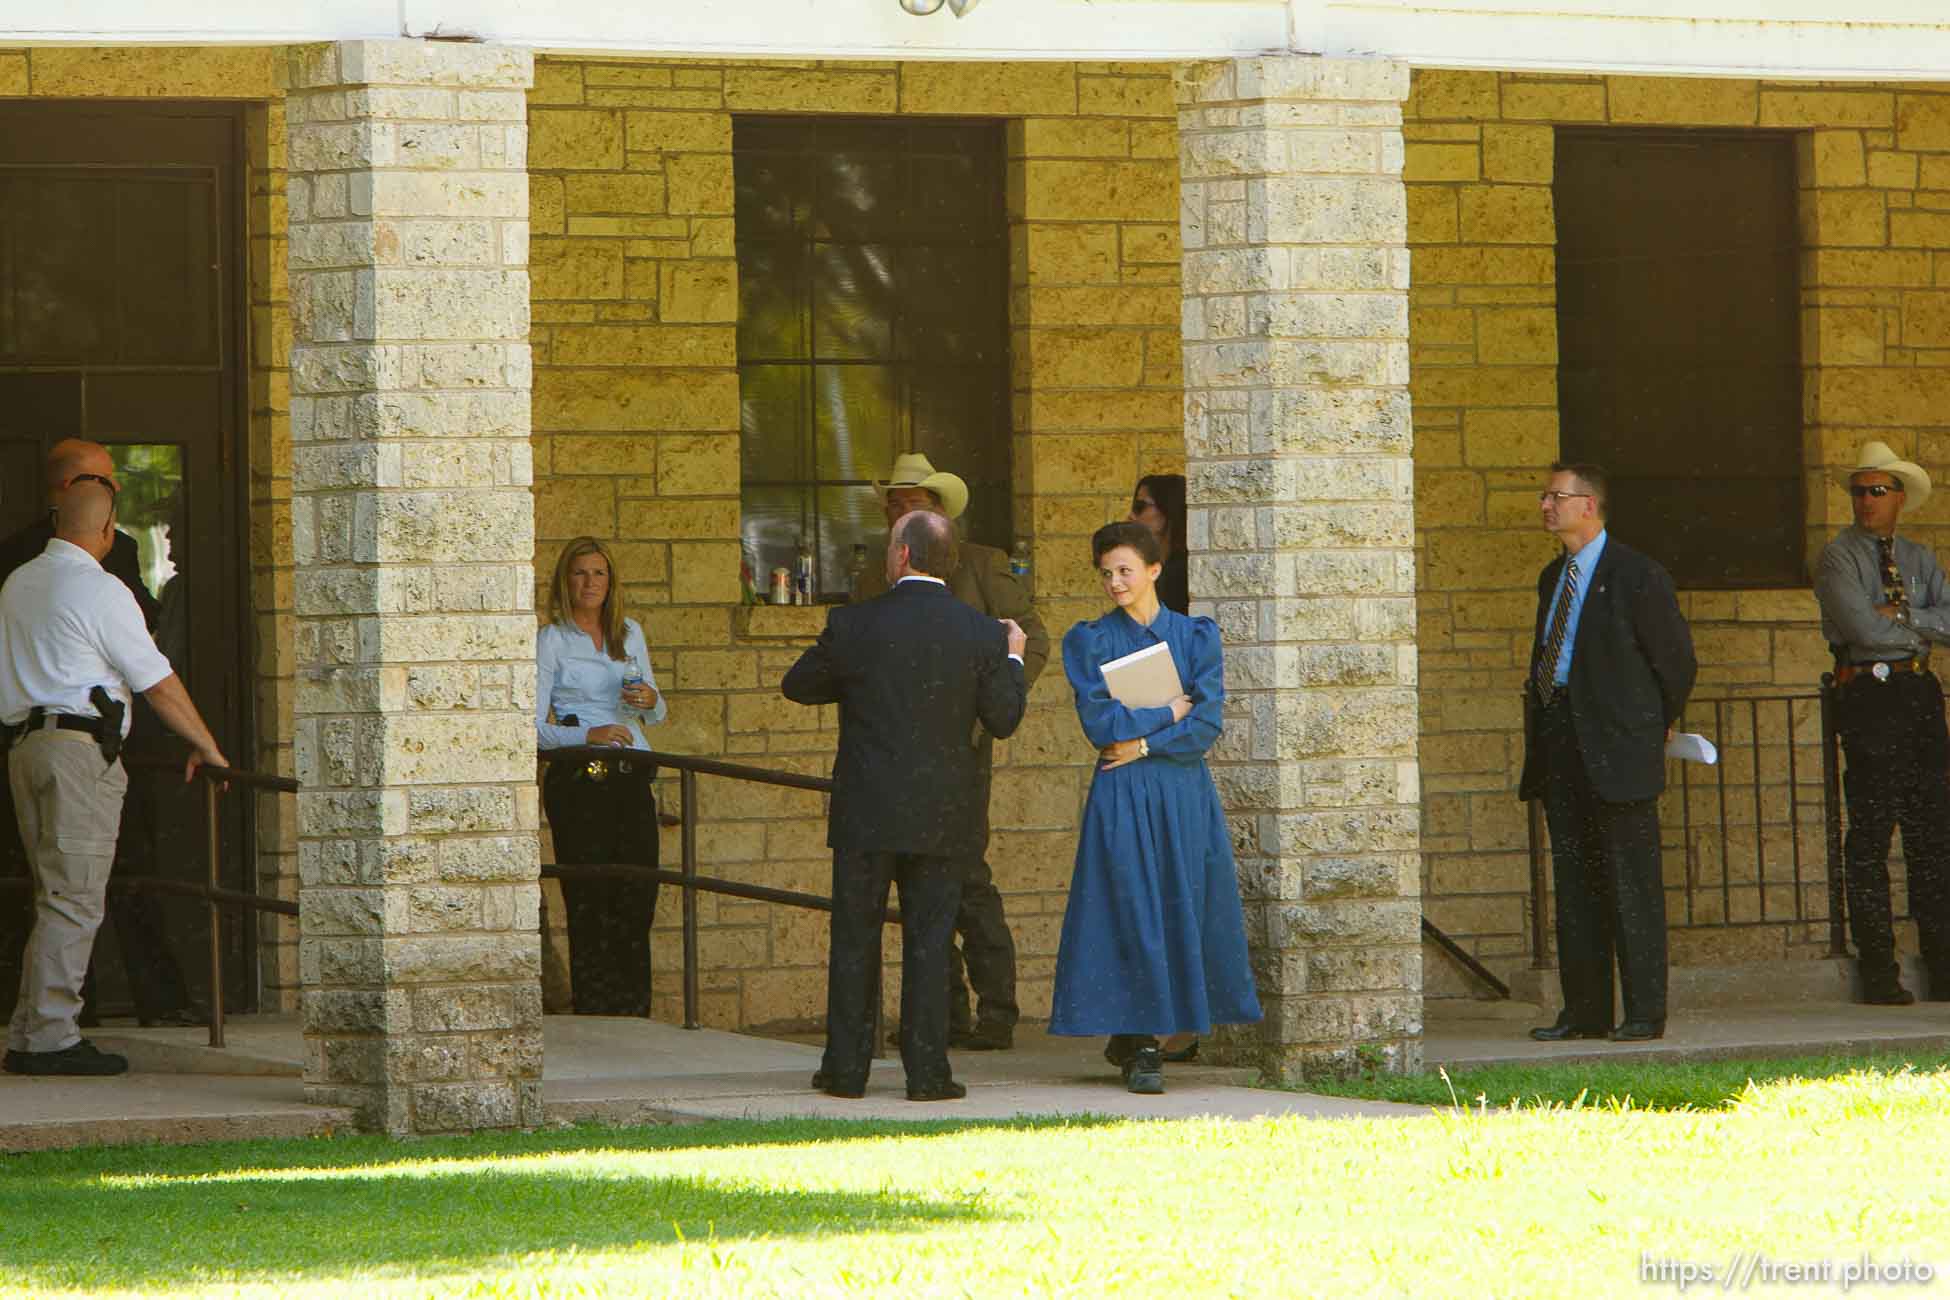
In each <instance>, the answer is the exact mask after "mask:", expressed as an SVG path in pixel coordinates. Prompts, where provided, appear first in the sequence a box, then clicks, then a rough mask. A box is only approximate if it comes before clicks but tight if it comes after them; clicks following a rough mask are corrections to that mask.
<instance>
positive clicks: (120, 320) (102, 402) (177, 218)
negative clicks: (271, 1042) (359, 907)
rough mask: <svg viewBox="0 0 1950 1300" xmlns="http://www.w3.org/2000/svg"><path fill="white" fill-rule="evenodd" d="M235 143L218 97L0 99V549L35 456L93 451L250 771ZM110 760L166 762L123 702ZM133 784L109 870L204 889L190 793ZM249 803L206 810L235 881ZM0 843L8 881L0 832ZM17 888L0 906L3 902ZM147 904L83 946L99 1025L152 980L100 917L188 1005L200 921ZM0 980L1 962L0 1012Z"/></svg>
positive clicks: (233, 929) (30, 485)
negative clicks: (127, 720) (182, 982)
mask: <svg viewBox="0 0 1950 1300" xmlns="http://www.w3.org/2000/svg"><path fill="white" fill-rule="evenodd" d="M242 141H243V119H242V115H241V110H240V109H238V108H235V107H232V106H229V105H162V106H158V105H149V104H142V105H131V104H117V103H102V104H73V103H63V104H8V105H4V106H0V474H4V476H5V477H4V483H5V487H4V490H0V536H11V535H12V534H13V533H14V532H15V531H16V530H18V529H20V528H22V527H24V526H26V525H28V524H30V523H32V522H33V521H35V520H36V519H37V518H39V517H40V516H41V515H42V513H43V511H44V510H45V489H44V486H43V483H42V473H41V465H42V463H43V460H44V458H45V455H46V452H47V449H48V448H49V447H50V446H52V445H53V444H54V443H55V442H57V441H59V440H60V439H62V438H66V437H84V438H90V439H93V440H95V441H97V442H101V443H104V444H106V445H107V446H108V448H109V450H110V452H111V454H112V455H113V456H114V458H115V462H116V470H117V476H118V478H119V479H120V480H121V483H122V492H121V494H120V496H119V497H118V500H117V513H118V525H119V527H120V528H121V529H122V530H123V531H124V532H126V533H129V534H130V535H131V536H133V537H134V538H135V540H136V542H137V546H138V549H139V553H140V557H141V564H142V575H143V582H144V586H145V588H146V591H147V594H148V596H149V597H150V600H151V601H152V602H153V608H152V609H150V610H148V611H147V612H148V613H150V615H151V616H152V623H153V626H154V630H155V633H156V637H157V641H158V644H159V645H160V646H161V647H162V649H163V651H164V653H165V654H167V655H168V656H169V658H170V660H171V662H172V663H173V664H174V665H175V667H176V669H177V672H178V673H179V674H180V675H181V676H182V678H183V680H184V683H185V684H186V685H187V686H188V687H189V690H190V693H191V694H192V696H193V697H194V698H195V700H196V703H197V706H198V708H199V709H200V710H201V711H202V713H203V715H204V717H205V719H206V720H207V721H208V722H209V723H210V725H211V729H212V730H213V731H215V732H216V734H217V737H218V739H219V741H220V742H221V743H222V744H223V745H224V747H225V752H226V754H228V755H229V757H230V759H231V761H232V762H234V763H238V764H241V765H244V766H249V765H251V763H252V754H251V749H252V743H251V741H252V735H253V731H252V726H251V717H250V701H251V698H252V690H251V682H252V676H253V673H254V667H255V666H254V664H253V663H252V662H251V656H250V653H249V651H248V649H246V648H245V647H247V645H248V641H247V639H246V637H245V636H244V629H245V627H246V626H247V624H246V622H245V615H246V609H247V603H246V591H247V580H248V571H247V559H246V548H245V544H244V524H245V513H244V503H245V494H244V491H243V479H244V470H243V465H244V462H243V454H242V453H243V446H244V444H243V438H242V434H243V428H244V418H243V409H244V394H245V374H244V357H245V348H244V339H243V333H242V329H243V325H242V320H243V316H242V304H243V302H244V295H243V292H242V288H243V270H242V268H243V213H244V205H243V200H242V185H243V180H242ZM128 752H129V753H130V754H131V755H132V756H133V757H137V758H141V757H151V756H157V755H172V754H180V753H181V752H182V750H181V745H180V743H179V742H177V741H176V740H175V738H174V737H173V736H171V735H169V733H168V732H167V729H166V728H165V727H164V726H163V725H162V723H161V722H160V720H159V719H157V718H156V716H155V714H154V713H153V712H151V711H149V710H148V709H147V706H146V705H145V704H142V703H141V702H138V707H137V711H136V718H135V730H134V734H133V735H132V737H131V739H130V744H129V751H128ZM130 777H131V780H130V793H129V804H130V810H131V811H130V816H129V817H127V818H125V820H124V823H123V828H122V835H121V842H120V843H118V845H117V875H118V876H122V875H133V874H142V873H153V874H156V875H160V876H164V877H168V878H175V879H182V880H200V879H202V878H203V876H204V873H205V871H206V870H207V865H206V856H207V855H206V851H205V848H204V835H203V801H202V797H201V794H200V792H199V791H198V790H196V789H193V788H185V787H184V785H183V783H182V779H181V777H180V775H178V776H175V777H169V776H166V775H163V774H159V773H155V772H148V773H145V772H144V771H143V770H142V769H141V767H140V765H139V764H132V765H131V772H130ZM249 805H250V801H249V800H248V799H244V798H238V797H235V796H231V797H228V798H226V799H225V800H223V807H224V809H225V814H226V817H227V821H226V824H225V826H224V827H223V835H224V839H225V853H224V856H225V859H226V861H227V862H228V863H229V864H230V871H231V874H232V879H231V880H230V881H228V882H227V883H229V884H230V885H231V886H232V887H233V888H250V885H251V881H250V879H249V878H250V877H251V876H252V875H254V870H253V869H252V867H251V866H250V865H249V854H248V850H249V846H250V845H251V842H252V841H251V838H250V826H249V820H250V807H249ZM9 821H10V822H11V818H9ZM0 842H3V843H4V845H5V847H6V850H7V852H8V854H9V855H10V856H13V857H15V858H16V866H17V867H18V868H19V869H23V870H24V866H21V864H19V863H18V857H19V854H20V848H19V845H18V842H17V835H16V833H15V832H14V830H13V828H12V826H11V824H10V825H9V826H8V827H7V828H5V835H4V836H3V837H0ZM20 897H21V895H19V894H18V893H11V892H10V893H0V907H9V908H12V907H18V906H19V899H20ZM150 897H152V898H153V899H154V901H152V902H146V903H145V904H144V905H143V907H142V909H140V910H139V911H131V910H130V909H129V908H127V907H118V908H112V909H111V911H110V919H109V923H108V926H107V927H105V928H104V931H103V934H102V937H101V939H100V940H99V941H98V942H97V944H96V948H95V970H96V1005H97V1007H98V1009H99V1010H100V1012H101V1013H102V1014H105V1015H114V1014H118V1013H124V1012H128V1011H130V1010H133V1009H135V1008H136V1007H137V1006H138V1005H139V1003H140V999H138V998H137V996H136V993H137V992H138V991H141V992H143V993H145V994H146V993H147V991H148V986H147V983H146V982H147V981H150V980H153V979H155V978H157V972H156V970H155V969H154V964H153V961H152V960H150V957H152V956H153V953H151V954H149V955H145V954H144V953H143V952H142V951H141V947H142V943H143V941H142V940H140V939H136V940H133V941H132V938H131V935H130V934H127V933H120V934H118V933H116V927H117V926H118V924H119V925H122V926H123V928H124V930H127V931H134V930H136V929H138V928H144V926H145V925H146V926H148V927H150V928H154V929H156V930H158V931H159V932H160V937H161V942H162V946H163V947H164V948H165V949H166V950H168V952H169V953H171V954H172V955H173V956H174V957H175V959H176V962H175V964H176V965H178V966H180V968H181V969H182V971H183V972H184V973H185V975H186V977H187V981H188V992H189V995H190V997H191V999H192V1000H193V1001H195V1002H200V1003H207V1000H208V997H209V987H208V982H209V974H208V970H209V962H208V961H207V959H205V958H204V957H203V955H202V954H203V953H204V952H205V951H206V945H207V943H208V934H209V931H208V920H207V910H206V909H205V908H204V907H203V906H202V905H200V904H197V903H194V902H191V901H187V900H181V899H174V898H170V899H164V898H162V897H161V896H150ZM131 917H134V918H136V919H135V920H133V921H132V920H131ZM224 924H225V942H226V944H227V945H228V948H229V951H228V953H227V957H229V958H230V960H228V961H227V962H226V970H227V971H228V972H229V976H228V982H229V984H230V985H231V987H229V988H227V989H226V990H225V995H224V996H225V1003H226V1005H227V1006H231V1007H236V1008H249V1007H251V1006H253V1005H254V1004H255V999H256V983H257V980H256V970H255V966H256V963H255V956H256V954H255V951H254V949H255V942H254V940H255V924H254V922H250V923H244V924H238V923H237V922H236V920H235V919H234V918H226V920H225V923H224ZM125 953H126V954H128V963H127V968H126V969H125V967H124V961H123V957H124V954H125ZM5 960H6V954H5V953H0V965H3V964H4V963H5ZM17 979H18V973H17V969H16V970H14V971H12V972H9V971H6V970H4V969H0V986H4V987H0V1006H8V1005H11V1003H12V1001H13V999H14V995H15V992H16V987H17Z"/></svg>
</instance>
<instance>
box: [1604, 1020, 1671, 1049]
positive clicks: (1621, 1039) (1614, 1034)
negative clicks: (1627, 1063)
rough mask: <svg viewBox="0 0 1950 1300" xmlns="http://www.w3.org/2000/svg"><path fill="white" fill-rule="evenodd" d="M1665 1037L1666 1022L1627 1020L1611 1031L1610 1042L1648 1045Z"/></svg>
mask: <svg viewBox="0 0 1950 1300" xmlns="http://www.w3.org/2000/svg"><path fill="white" fill-rule="evenodd" d="M1665 1036H1666V1022H1665V1021H1663V1020H1627V1021H1626V1022H1625V1023H1624V1024H1622V1025H1620V1026H1619V1027H1618V1028H1616V1029H1614V1030H1612V1031H1611V1041H1612V1042H1614V1043H1649V1042H1651V1041H1652V1040H1653V1039H1655V1038H1664V1037H1665Z"/></svg>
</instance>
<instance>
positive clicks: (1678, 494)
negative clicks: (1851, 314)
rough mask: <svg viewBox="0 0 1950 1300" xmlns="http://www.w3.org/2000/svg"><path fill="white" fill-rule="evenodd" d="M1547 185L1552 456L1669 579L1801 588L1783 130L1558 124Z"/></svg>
mask: <svg viewBox="0 0 1950 1300" xmlns="http://www.w3.org/2000/svg"><path fill="white" fill-rule="evenodd" d="M1554 189H1555V192H1554V195H1553V197H1554V200H1555V205H1556V212H1557V238H1558V246H1557V298H1558V302H1557V330H1558V408H1559V417H1560V420H1559V423H1560V426H1561V435H1560V446H1561V455H1562V458H1563V459H1564V460H1567V461H1591V462H1595V463H1597V464H1599V465H1602V466H1603V467H1604V468H1605V469H1606V470H1607V471H1608V473H1609V474H1610V476H1611V502H1610V509H1609V515H1608V518H1609V521H1610V522H1611V523H1613V524H1615V525H1616V526H1617V527H1618V529H1619V532H1620V535H1621V536H1625V537H1629V538H1630V539H1631V542H1632V544H1633V545H1634V546H1638V547H1641V548H1642V549H1644V550H1646V551H1648V552H1650V553H1651V554H1652V555H1653V556H1654V557H1656V558H1657V559H1658V560H1659V561H1660V563H1662V564H1664V565H1665V566H1666V568H1667V570H1668V571H1669V572H1671V574H1672V576H1673V579H1674V580H1675V581H1676V582H1677V583H1678V584H1679V585H1680V586H1681V587H1692V588H1714V587H1717V588H1739V587H1757V586H1795V585H1801V584H1805V583H1806V582H1807V580H1808V578H1807V575H1806V573H1805V572H1804V571H1803V556H1802V543H1803V532H1802V486H1801V462H1802V451H1801V361H1800V312H1799V296H1800V295H1799V285H1798V279H1797V274H1798V267H1797V261H1798V256H1799V252H1800V239H1799V234H1798V231H1797V229H1796V213H1797V209H1796V189H1795V163H1794V139H1793V136H1792V135H1791V134H1788V133H1785V132H1764V131H1749V132H1708V131H1651V130H1646V131H1630V130H1570V129H1566V130H1560V131H1559V132H1558V135H1557V170H1556V182H1555V187H1554Z"/></svg>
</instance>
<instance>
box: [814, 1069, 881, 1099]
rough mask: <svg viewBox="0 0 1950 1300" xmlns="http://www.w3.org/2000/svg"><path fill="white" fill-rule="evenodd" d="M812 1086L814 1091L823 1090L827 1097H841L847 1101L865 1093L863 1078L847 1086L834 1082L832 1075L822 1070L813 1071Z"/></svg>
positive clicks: (860, 1096) (865, 1087)
mask: <svg viewBox="0 0 1950 1300" xmlns="http://www.w3.org/2000/svg"><path fill="white" fill-rule="evenodd" d="M812 1086H813V1090H814V1091H815V1092H823V1093H825V1094H826V1095H827V1096H828V1097H843V1098H845V1099H846V1100H848V1101H858V1100H860V1098H862V1097H864V1096H866V1095H867V1084H866V1081H865V1080H864V1079H863V1080H861V1081H860V1082H859V1083H858V1084H855V1085H853V1086H851V1087H847V1086H844V1085H842V1084H840V1083H838V1082H836V1081H835V1080H834V1078H833V1076H832V1075H830V1074H828V1073H826V1071H824V1070H816V1071H814V1073H813V1077H812Z"/></svg>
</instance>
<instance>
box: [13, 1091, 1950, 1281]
mask: <svg viewBox="0 0 1950 1300" xmlns="http://www.w3.org/2000/svg"><path fill="white" fill-rule="evenodd" d="M1946 1223H1950V1074H1945V1073H1943V1072H1940V1071H1933V1072H1906V1073H1881V1074H1876V1073H1864V1074H1854V1075H1847V1076H1842V1077H1837V1078H1831V1079H1825V1080H1819V1081H1804V1082H1793V1083H1772V1084H1766V1085H1762V1086H1759V1087H1757V1088H1754V1089H1752V1090H1749V1091H1747V1092H1746V1093H1745V1094H1744V1095H1742V1096H1741V1097H1740V1098H1739V1099H1738V1100H1737V1101H1735V1102H1733V1103H1731V1104H1729V1105H1726V1106H1724V1107H1722V1108H1721V1109H1717V1110H1712V1111H1700V1110H1692V1111H1669V1112H1658V1111H1645V1110H1639V1109H1632V1108H1625V1107H1582V1108H1566V1107H1531V1108H1526V1109H1522V1110H1518V1111H1515V1112H1510V1113H1498V1112H1495V1111H1489V1112H1484V1111H1482V1110H1453V1109H1451V1110H1442V1111H1432V1112H1429V1113H1426V1114H1418V1115H1415V1116H1412V1117H1409V1118H1404V1119H1399V1120H1336V1121H1309V1120H1297V1119H1293V1120H1277V1121H1262V1122H1256V1123H1226V1122H1219V1121H1194V1122H1183V1123H1111V1122H1087V1121H1085V1122H1019V1123H1010V1124H978V1123H955V1122H952V1121H947V1122H937V1123H932V1124H900V1125H894V1124H844V1123H829V1122H783V1123H722V1124H710V1125H696V1126H682V1127H665V1128H634V1129H601V1128H578V1129H568V1130H558V1131H552V1132H546V1133H537V1134H527V1135H511V1136H504V1137H483V1138H467V1139H453V1140H429V1141H420V1142H413V1143H394V1142H389V1141H386V1140H384V1139H379V1138H336V1139H321V1140H314V1141H301V1142H276V1143H248V1144H228V1145H212V1146H204V1147H191V1148H154V1147H149V1148H121V1149H112V1150H93V1151H84V1152H69V1153H53V1154H46V1155H33V1156H18V1157H10V1158H0V1295H35V1296H45V1295H61V1294H70V1295H73V1294H88V1295H103V1294H116V1293H123V1292H136V1293H145V1294H156V1293H172V1294H187V1295H224V1296H231V1295H252V1296H318V1297H323V1296H332V1297H339V1296H367V1295H383V1296H534V1297H569V1296H601V1295H616V1296H624V1295H630V1296H635V1295H644V1296H715V1295H740V1296H743V1295H765V1296H774V1295H775V1296H791V1297H800V1296H844V1295H892V1296H902V1297H909V1296H913V1297H933V1296H958V1295H964V1294H966V1295H979V1296H1016V1295H1055V1296H1075V1297H1094V1296H1100V1295H1106V1294H1114V1295H1131V1296H1142V1297H1160V1298H1162V1300H1180V1298H1181V1297H1186V1296H1207V1295H1243V1296H1287V1295H1294V1296H1342V1295H1369V1294H1383V1295H1416V1296H1470V1297H1473V1296H1550V1297H1560V1296H1562V1297H1585V1296H1605V1295H1631V1296H1643V1295H1646V1294H1648V1284H1647V1283H1643V1282H1641V1280H1640V1268H1641V1253H1642V1252H1646V1253H1649V1254H1650V1255H1651V1256H1653V1257H1655V1258H1665V1259H1672V1260H1683V1261H1689V1262H1695V1263H1706V1264H1712V1265H1715V1266H1722V1265H1724V1264H1725V1263H1726V1262H1727V1261H1728V1260H1729V1259H1730V1258H1732V1257H1733V1256H1734V1252H1736V1251H1748V1252H1761V1253H1763V1254H1765V1255H1767V1256H1768V1257H1770V1258H1772V1259H1775V1260H1780V1261H1792V1262H1806V1261H1814V1260H1821V1259H1829V1258H1838V1259H1840V1258H1845V1259H1854V1258H1858V1257H1859V1256H1860V1255H1861V1253H1862V1252H1864V1251H1869V1252H1872V1253H1873V1255H1874V1257H1875V1258H1876V1259H1877V1260H1878V1261H1887V1262H1895V1261H1898V1260H1902V1259H1904V1258H1907V1259H1909V1260H1911V1261H1917V1262H1928V1263H1933V1264H1937V1265H1940V1266H1942V1267H1944V1268H1945V1269H1946V1271H1950V1232H1946V1229H1945V1226H1944V1225H1945V1224H1946ZM1833 1290H1834V1288H1829V1289H1822V1288H1815V1289H1812V1290H1810V1289H1808V1288H1805V1287H1804V1288H1801V1289H1799V1290H1797V1291H1795V1292H1794V1293H1795V1294H1802V1295H1806V1294H1831V1293H1833ZM1661 1291H1672V1293H1674V1294H1676V1293H1677V1292H1676V1290H1674V1289H1673V1288H1672V1287H1671V1284H1670V1283H1668V1284H1667V1285H1665V1286H1658V1285H1650V1293H1652V1294H1658V1293H1660V1292H1661ZM1898 1293H1900V1294H1918V1293H1919V1289H1918V1288H1916V1287H1905V1288H1901V1289H1900V1291H1899V1292H1898Z"/></svg>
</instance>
